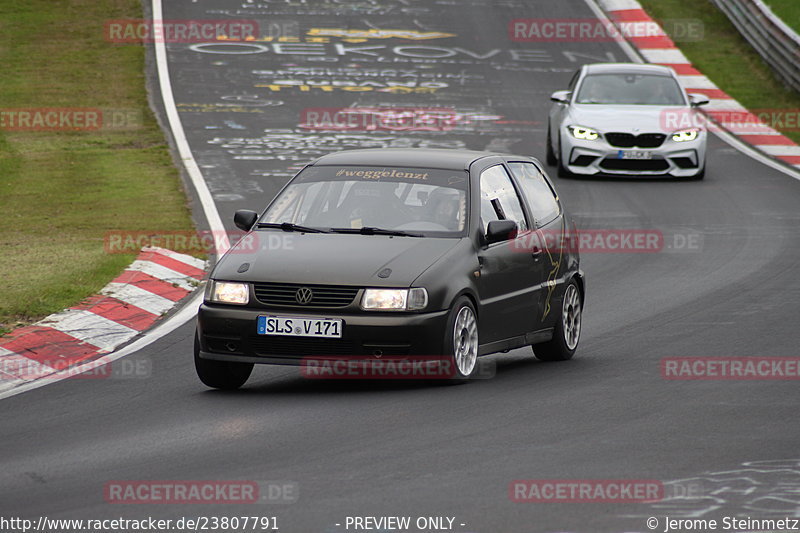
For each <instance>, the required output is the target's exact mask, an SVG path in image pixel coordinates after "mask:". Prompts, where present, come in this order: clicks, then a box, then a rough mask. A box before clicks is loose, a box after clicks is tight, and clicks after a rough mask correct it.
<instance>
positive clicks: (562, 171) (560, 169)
mask: <svg viewBox="0 0 800 533" xmlns="http://www.w3.org/2000/svg"><path fill="white" fill-rule="evenodd" d="M558 135H559V137H558V165H557V167H556V168H557V173H558V177H559V178H571V177H572V172H570V171H569V170H567V167H565V166H564V153H563V152H562V151H561V134H560V133H559V134H558Z"/></svg>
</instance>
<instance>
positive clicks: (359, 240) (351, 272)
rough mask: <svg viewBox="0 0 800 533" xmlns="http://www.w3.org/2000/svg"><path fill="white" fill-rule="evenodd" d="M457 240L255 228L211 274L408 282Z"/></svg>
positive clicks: (351, 282) (321, 281)
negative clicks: (292, 231) (381, 273)
mask: <svg viewBox="0 0 800 533" xmlns="http://www.w3.org/2000/svg"><path fill="white" fill-rule="evenodd" d="M248 239H252V240H251V241H249V240H248ZM458 242H459V239H443V238H438V239H436V238H427V237H425V238H419V237H388V236H384V235H358V234H357V235H346V234H329V233H283V232H276V231H255V232H253V233H251V234H249V235H248V236H246V237H245V238H243V239H242V240H240V241H239V242H238V243H237V244H236V245H235V246H234V247H233V248H232V249H231V250H230V251H229V252H228V253H227V254H226V255H225V256H224V257H223V258H222V260H221V261H220V262H219V263H218V264H217V266H216V267H215V268H214V271H213V272H212V277H213V278H214V279H218V280H229V281H249V282H254V281H273V282H281V283H307V284H335V285H361V286H364V285H371V286H378V287H404V286H410V285H411V283H412V282H413V281H414V280H415V279H416V278H417V277H418V276H419V275H420V274H422V272H424V271H425V270H426V269H427V268H428V267H429V266H431V265H432V264H433V263H435V262H436V261H437V260H438V259H439V258H440V257H442V256H443V255H444V254H446V253H447V252H448V251H449V250H450V249H452V248H453V247H454V246H455V245H456V244H457V243H458ZM245 263H247V264H248V266H247V268H246V269H245V267H244V264H245ZM385 269H391V273H389V275H388V277H378V273H379V272H381V271H384V270H385ZM240 271H241V272H240ZM384 274H386V272H384Z"/></svg>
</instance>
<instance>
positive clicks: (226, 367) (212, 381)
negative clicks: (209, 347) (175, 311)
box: [194, 333, 253, 390]
mask: <svg viewBox="0 0 800 533" xmlns="http://www.w3.org/2000/svg"><path fill="white" fill-rule="evenodd" d="M194 368H195V370H196V371H197V377H199V378H200V381H202V382H203V384H204V385H206V386H208V387H211V388H213V389H222V390H236V389H238V388H239V387H241V386H242V385H244V384H245V382H246V381H247V378H249V377H250V373H251V372H252V371H253V363H228V362H226V361H214V360H211V359H201V358H200V338H199V337H198V335H197V333H195V334H194Z"/></svg>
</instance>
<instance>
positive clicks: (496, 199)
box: [194, 149, 585, 389]
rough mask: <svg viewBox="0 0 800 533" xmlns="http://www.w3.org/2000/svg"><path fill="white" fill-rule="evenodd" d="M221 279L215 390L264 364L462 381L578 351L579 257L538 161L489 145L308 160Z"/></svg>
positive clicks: (212, 283)
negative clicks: (408, 364) (495, 361)
mask: <svg viewBox="0 0 800 533" xmlns="http://www.w3.org/2000/svg"><path fill="white" fill-rule="evenodd" d="M235 223H236V225H237V226H238V227H239V228H241V229H243V230H245V231H248V232H249V233H248V234H247V235H246V236H245V237H244V238H242V239H241V240H240V241H239V242H238V243H237V244H236V245H235V246H233V247H232V248H231V250H229V251H228V253H226V254H225V255H224V256H223V257H222V258H221V260H220V261H219V262H218V263H217V265H216V267H215V268H214V270H213V271H212V272H211V275H210V279H209V281H208V284H207V287H206V292H205V298H204V302H203V304H202V305H201V307H200V310H199V314H198V321H197V334H196V337H195V355H194V360H195V366H196V369H197V374H198V376H199V377H200V380H201V381H202V382H203V383H204V384H206V385H207V386H210V387H215V388H222V389H233V388H238V387H240V386H241V385H243V384H244V383H245V381H246V380H247V378H248V377H249V376H250V373H251V371H252V368H253V364H254V363H269V364H293V365H302V364H303V362H304V361H307V360H308V358H314V357H320V358H328V359H348V358H359V357H365V358H371V357H374V358H381V357H384V356H391V357H395V358H404V357H408V358H423V359H424V358H430V359H432V360H439V361H445V362H448V363H449V364H450V365H451V368H452V369H453V372H452V374H451V376H450V377H452V378H454V379H458V380H465V379H468V378H469V377H471V376H472V375H473V374H474V372H475V369H476V360H477V358H478V357H479V356H482V355H486V354H490V353H494V352H501V351H503V352H504V351H508V350H511V349H514V348H519V347H523V346H528V345H532V346H533V351H534V354H535V355H536V357H538V358H539V359H542V360H548V361H550V360H565V359H569V358H571V357H572V355H573V354H574V353H575V350H576V348H577V346H578V339H579V336H580V328H581V311H582V308H583V300H584V293H585V289H584V276H583V273H582V271H581V270H580V264H579V255H578V252H577V250H576V249H575V247H573V246H569V245H568V244H567V243H569V242H570V239H569V235H571V234H574V231H573V230H574V227H573V226H571V224H570V223H568V217H567V215H566V213H565V211H564V207H563V205H562V204H561V202H560V200H559V198H558V195H557V193H556V192H555V189H554V188H553V185H552V183H551V182H550V180H549V179H548V177H547V176H546V174H545V172H544V170H543V167H542V165H541V164H540V163H539V162H538V161H537V160H535V159H532V158H530V157H524V156H510V155H500V154H493V153H486V152H470V151H457V150H421V149H409V150H405V149H375V150H355V151H345V152H339V153H335V154H330V155H326V156H324V157H321V158H320V159H317V160H316V161H315V162H313V163H311V164H309V165H308V166H306V167H305V168H304V169H303V170H302V171H300V172H299V173H298V174H297V175H296V176H295V177H294V178H293V179H292V180H291V181H289V183H288V184H287V185H286V186H285V187H284V188H283V190H281V192H280V193H279V194H278V195H277V196H276V198H275V199H274V200H273V201H272V202H271V203H270V204H269V206H268V207H267V208H266V210H265V211H264V212H263V213H261V214H259V213H256V212H255V211H246V210H242V211H237V213H236V215H235Z"/></svg>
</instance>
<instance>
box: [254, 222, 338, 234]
mask: <svg viewBox="0 0 800 533" xmlns="http://www.w3.org/2000/svg"><path fill="white" fill-rule="evenodd" d="M256 226H257V227H259V228H277V229H281V230H283V231H300V232H303V233H330V232H329V231H328V230H324V229H322V228H312V227H310V226H301V225H299V224H292V223H291V222H281V223H277V222H259V223H258V224H257V225H256Z"/></svg>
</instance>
